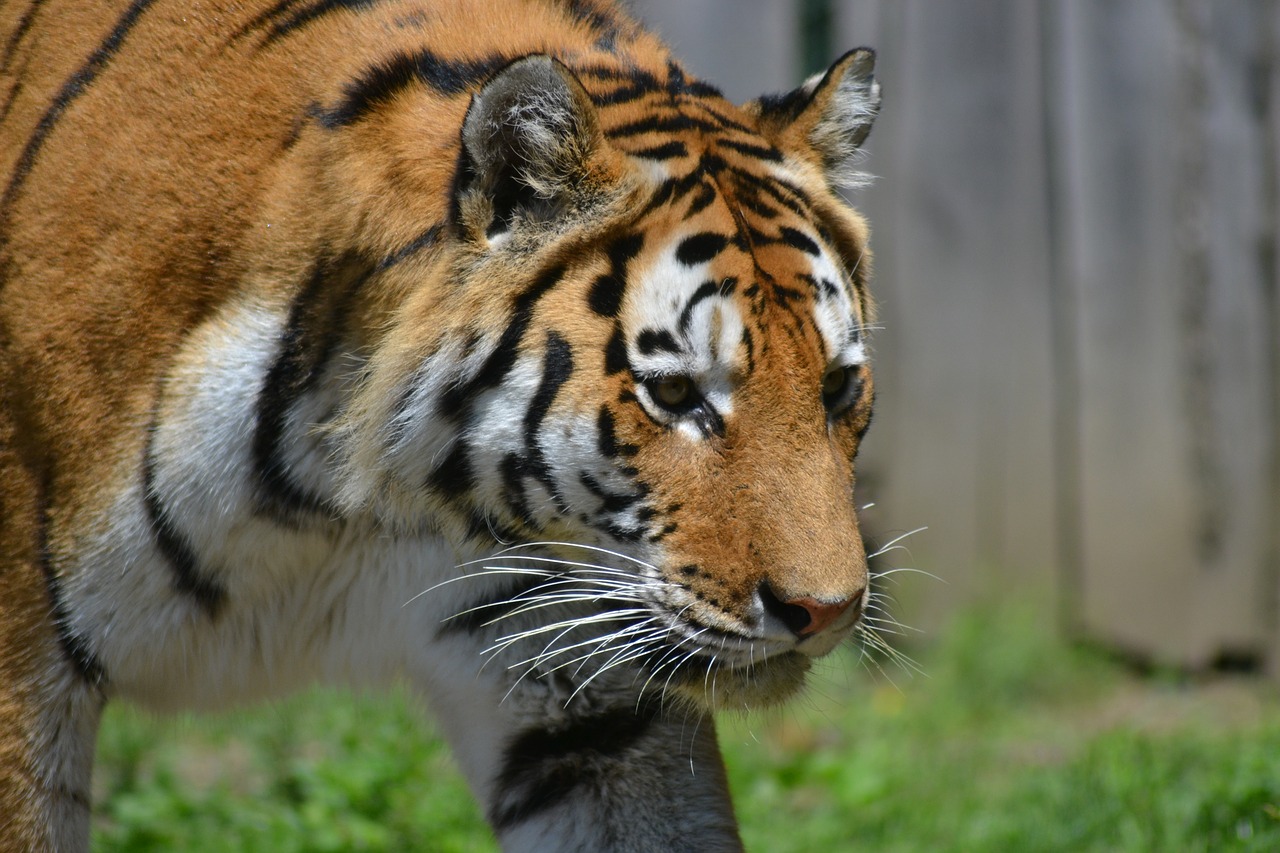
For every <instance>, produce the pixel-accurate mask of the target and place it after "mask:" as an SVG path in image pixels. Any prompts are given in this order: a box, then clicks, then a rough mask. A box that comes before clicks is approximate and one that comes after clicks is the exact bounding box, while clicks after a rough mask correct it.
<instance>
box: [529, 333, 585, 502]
mask: <svg viewBox="0 0 1280 853" xmlns="http://www.w3.org/2000/svg"><path fill="white" fill-rule="evenodd" d="M572 375H573V349H572V348H571V347H570V346H569V342H568V341H566V340H565V339H564V338H562V337H561V336H560V335H558V334H557V333H555V332H548V333H547V346H546V351H545V353H544V354H543V357H542V380H541V381H540V382H539V383H538V390H537V391H535V392H534V395H533V400H532V401H531V402H530V403H529V411H528V412H526V413H525V416H524V446H525V463H524V464H525V473H527V474H528V475H529V476H531V477H533V478H534V479H535V480H537V481H538V482H539V483H541V484H542V486H543V488H545V489H546V490H547V494H549V495H550V496H551V499H552V500H553V501H554V502H555V504H556V508H557V509H559V510H560V512H562V513H564V514H565V515H569V514H570V513H571V512H572V510H571V509H570V508H569V506H568V505H567V503H566V502H565V500H564V497H563V495H561V494H560V490H559V488H558V487H557V486H556V482H555V477H554V476H553V475H552V472H551V466H550V465H548V464H547V459H546V454H545V453H543V451H542V445H541V444H540V443H539V441H538V433H539V431H540V430H541V429H542V424H543V422H544V421H545V420H546V419H547V414H548V413H549V412H550V411H551V405H552V404H553V403H554V402H555V399H556V395H557V394H559V393H560V389H561V388H563V387H564V384H565V383H566V382H568V381H569V377H570V376H572Z"/></svg>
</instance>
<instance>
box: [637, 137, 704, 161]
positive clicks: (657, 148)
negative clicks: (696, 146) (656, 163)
mask: <svg viewBox="0 0 1280 853" xmlns="http://www.w3.org/2000/svg"><path fill="white" fill-rule="evenodd" d="M627 153H628V154H630V155H631V156H632V157H642V158H644V159H645V160H670V159H672V158H675V157H688V156H689V149H688V148H687V147H686V146H685V144H684V143H683V142H680V141H679V140H675V141H672V142H664V143H662V144H661V145H653V146H650V147H648V148H641V149H639V150H638V151H628V152H627Z"/></svg>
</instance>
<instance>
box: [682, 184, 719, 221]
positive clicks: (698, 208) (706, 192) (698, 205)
mask: <svg viewBox="0 0 1280 853" xmlns="http://www.w3.org/2000/svg"><path fill="white" fill-rule="evenodd" d="M715 200H716V187H715V184H713V183H711V182H709V181H703V182H701V183H700V184H699V189H698V194H697V196H695V197H694V199H693V201H691V202H689V209H688V210H686V211H685V212H684V218H685V219H686V220H688V219H692V218H693V217H695V216H697V215H698V214H699V213H701V212H702V211H703V210H705V209H706V208H708V207H710V206H711V203H712V202H713V201H715Z"/></svg>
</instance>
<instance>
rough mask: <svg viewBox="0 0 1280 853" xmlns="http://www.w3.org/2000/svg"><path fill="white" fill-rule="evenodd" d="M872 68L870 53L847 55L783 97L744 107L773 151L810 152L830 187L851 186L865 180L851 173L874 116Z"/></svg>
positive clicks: (877, 101) (876, 105)
mask: <svg viewBox="0 0 1280 853" xmlns="http://www.w3.org/2000/svg"><path fill="white" fill-rule="evenodd" d="M875 65H876V54H875V51H873V50H871V49H870V48H865V47H860V48H858V49H856V50H851V51H849V52H848V53H846V54H845V55H844V56H842V57H840V58H839V59H837V60H836V61H835V63H834V64H833V65H832V66H831V67H830V68H829V69H828V70H827V72H826V73H825V74H820V75H817V74H815V75H814V76H813V77H810V78H809V79H808V80H807V81H805V84H804V85H803V86H801V87H800V88H798V89H796V90H794V91H792V92H788V93H787V94H785V95H781V96H766V97H764V98H761V99H760V100H758V101H756V102H755V103H754V104H752V105H751V107H750V108H752V109H754V111H755V112H756V113H757V114H758V115H759V118H760V127H761V130H762V131H763V132H764V133H765V134H766V135H769V136H773V137H774V138H775V139H776V140H777V143H778V144H779V147H781V148H783V149H784V150H800V151H804V150H805V149H808V150H810V151H812V152H813V153H814V154H816V155H817V158H818V161H819V163H820V165H821V166H822V168H823V171H824V172H825V173H826V175H827V180H828V181H829V182H830V183H831V184H834V185H838V186H856V185H858V184H861V183H864V182H865V180H866V177H865V175H863V174H862V173H861V172H859V171H858V170H857V168H856V164H857V160H858V149H859V148H860V147H861V146H862V143H863V142H865V141H866V138H867V134H869V133H870V132H871V125H872V123H874V122H875V119H876V115H877V114H878V113H879V112H880V84H879V83H877V82H876V78H875V75H874V73H873V72H874V71H875Z"/></svg>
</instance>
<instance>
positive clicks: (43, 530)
mask: <svg viewBox="0 0 1280 853" xmlns="http://www.w3.org/2000/svg"><path fill="white" fill-rule="evenodd" d="M49 491H50V488H49V484H48V483H45V484H44V486H43V487H42V489H41V495H40V508H39V517H38V519H37V522H36V525H37V526H36V536H37V537H38V539H37V542H36V549H37V551H36V558H37V559H38V560H39V562H40V571H41V573H42V574H43V575H44V584H45V589H46V590H48V592H49V601H50V603H51V605H52V609H53V626H54V630H55V631H56V632H57V634H58V644H59V645H60V646H61V647H62V651H63V654H65V655H66V656H67V660H68V661H70V663H71V665H72V667H74V668H75V670H76V673H77V674H78V675H79V676H80V677H81V678H83V679H84V681H85V682H86V683H87V684H89V685H90V686H91V687H102V686H103V685H104V684H105V683H106V680H107V671H106V668H105V667H104V666H103V665H102V661H101V660H99V659H98V657H97V655H95V654H94V653H93V650H92V649H91V648H90V647H89V643H88V641H86V640H85V639H84V638H83V637H81V636H80V635H79V634H77V633H76V632H75V630H74V629H73V628H72V627H71V614H70V611H69V610H68V609H67V602H66V599H64V598H63V596H62V582H61V580H60V579H59V577H58V572H57V570H56V569H55V568H54V559H53V552H52V550H51V549H50V547H49V524H50V521H49V507H48V503H47V501H48V495H49Z"/></svg>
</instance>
